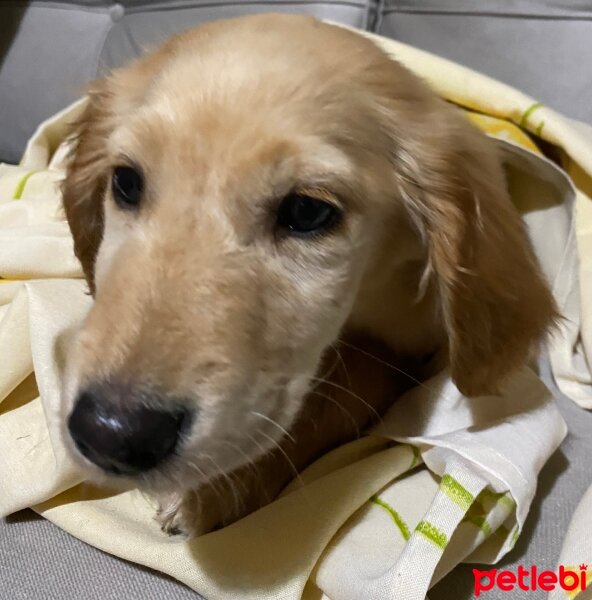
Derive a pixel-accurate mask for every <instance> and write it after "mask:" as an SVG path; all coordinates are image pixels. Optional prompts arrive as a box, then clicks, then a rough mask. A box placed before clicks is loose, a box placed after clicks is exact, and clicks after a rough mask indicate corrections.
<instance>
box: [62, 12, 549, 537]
mask: <svg viewBox="0 0 592 600" xmlns="http://www.w3.org/2000/svg"><path fill="white" fill-rule="evenodd" d="M63 194H64V206H65V211H66V215H67V219H68V222H69V224H70V227H71V230H72V234H73V236H74V245H75V252H76V255H77V256H78V258H79V259H80V261H81V263H82V266H83V269H84V273H85V276H86V279H87V281H88V285H89V288H90V291H91V293H92V295H93V296H94V304H93V306H92V309H91V310H90V312H89V314H88V316H87V317H86V319H85V321H84V322H83V323H82V325H81V327H80V329H79V331H77V333H76V335H75V336H74V338H75V339H74V341H73V342H72V344H71V347H70V349H69V353H68V359H67V374H66V376H65V378H64V379H65V383H64V392H63V407H62V410H63V422H64V438H65V440H66V443H67V444H68V445H69V447H70V448H71V451H72V453H73V454H74V456H75V457H76V458H77V459H78V461H79V462H80V465H81V466H82V467H83V468H84V469H85V470H86V472H87V474H88V476H89V477H91V478H94V479H95V480H101V481H102V480H107V481H110V482H123V483H124V484H125V485H134V486H137V487H139V488H141V489H143V490H147V491H150V492H152V493H153V494H155V495H156V496H157V498H159V500H160V504H161V509H160V511H159V518H160V521H161V523H162V525H163V528H164V529H165V530H166V531H168V532H170V533H174V532H184V533H187V534H193V535H198V534H201V533H203V532H206V531H209V530H211V529H212V528H215V527H217V526H220V525H224V524H227V523H230V522H232V521H234V520H236V519H237V518H240V517H241V516H243V515H244V514H246V513H248V512H249V511H252V510H255V509H256V508H258V507H260V506H262V505H263V504H265V503H266V502H269V501H270V500H272V499H273V497H274V496H275V495H276V494H277V493H278V492H279V491H280V489H281V487H282V486H283V485H285V483H286V482H287V481H288V480H289V479H290V478H291V477H293V476H294V471H293V470H292V469H294V470H295V471H298V470H299V469H301V468H303V467H304V466H306V465H307V464H308V463H310V462H311V460H313V459H314V458H315V457H317V456H318V455H319V454H320V453H322V452H325V451H326V450H328V449H329V448H332V447H334V446H335V445H337V444H339V443H342V442H345V441H347V440H351V439H352V438H355V437H356V435H359V432H360V431H361V430H363V429H364V428H365V427H367V426H368V424H369V423H371V422H372V420H373V418H374V417H376V415H377V414H381V413H382V412H384V410H386V408H387V407H388V405H389V403H390V402H392V399H393V397H394V394H395V393H396V391H400V390H401V389H404V387H405V385H408V383H409V382H411V383H413V381H414V380H415V379H417V378H418V377H424V376H426V375H427V374H429V373H427V372H426V371H428V370H429V369H430V368H431V369H435V368H440V367H446V368H449V370H450V374H451V377H452V379H453V380H454V382H455V383H456V385H457V386H458V388H459V389H460V390H461V391H462V392H463V393H465V394H466V395H468V396H476V395H480V394H485V393H495V392H496V390H498V388H499V386H500V384H502V383H503V381H504V379H505V378H506V377H508V376H509V375H510V374H511V373H512V371H513V370H514V369H515V368H517V367H519V366H521V365H523V364H524V363H525V361H527V360H528V358H529V356H530V353H531V351H532V350H533V349H536V348H537V347H538V346H539V345H540V343H541V341H542V340H543V339H544V336H545V334H546V332H547V330H548V328H549V327H550V326H551V325H552V323H553V320H554V319H555V315H556V312H555V305H554V302H553V299H552V296H551V294H550V292H549V290H548V288H547V285H546V283H545V281H544V278H543V276H542V274H541V271H540V269H539V267H538V265H537V262H536V259H535V256H534V254H533V250H532V248H531V246H530V244H529V241H528V238H527V234H526V231H525V228H524V226H523V224H522V221H521V219H520V217H519V215H518V213H517V211H516V210H515V209H514V207H513V205H512V203H511V200H510V198H509V195H508V192H507V189H506V182H505V178H504V172H503V169H502V167H501V164H500V160H499V159H498V157H497V155H496V149H495V146H494V144H493V143H492V142H491V141H490V140H488V139H487V138H486V137H485V136H484V135H482V134H481V133H480V132H479V131H477V130H476V129H475V128H473V126H472V125H470V124H469V122H468V121H467V120H466V118H465V117H464V116H463V115H462V114H461V113H460V111H459V110H458V109H456V108H454V107H452V106H450V105H448V104H446V103H445V102H444V101H443V100H442V99H440V98H439V97H437V96H436V95H435V94H434V93H433V92H432V91H430V90H429V89H428V87H427V86H426V85H425V84H424V83H423V82H422V81H420V80H419V79H418V78H416V77H415V76H414V75H412V74H411V73H410V72H408V71H407V70H406V69H405V68H403V67H402V66H401V65H399V64H398V63H396V62H395V61H393V60H392V59H391V58H389V57H387V56H386V55H385V54H384V53H383V52H382V51H381V50H380V49H379V48H378V47H376V46H375V44H373V43H372V42H371V41H369V40H368V39H366V38H364V37H362V36H360V35H358V34H356V33H354V32H351V31H349V30H346V29H343V28H340V27H338V26H333V25H329V24H325V23H322V22H319V21H317V20H315V19H313V18H310V17H303V16H280V15H261V16H252V17H246V18H240V19H234V20H227V21H219V22H214V23H209V24H207V25H203V26H201V27H198V28H197V29H194V30H190V31H187V32H185V33H183V34H181V35H178V36H177V37H174V38H173V39H171V40H170V41H168V42H167V43H165V44H164V46H162V47H161V48H160V49H159V50H157V51H156V52H154V53H152V54H148V55H147V56H145V57H143V58H141V59H140V60H138V61H136V62H134V63H132V64H131V65H130V66H128V67H126V68H123V69H121V70H117V71H115V72H113V73H112V74H111V75H110V76H109V77H107V78H105V79H104V80H101V81H98V82H96V83H95V84H93V85H92V88H91V90H90V95H89V101H88V105H87V108H86V110H85V113H84V116H83V118H82V119H81V120H80V122H79V123H78V125H77V127H76V135H75V138H74V139H73V149H72V154H71V158H70V161H69V165H68V168H67V175H66V178H65V181H64V184H63ZM340 340H343V341H340ZM414 359H415V360H414ZM390 365H394V366H393V368H391V367H390ZM401 371H403V372H405V373H408V374H409V378H408V381H407V383H405V379H406V378H405V377H403V376H401V375H399V376H398V377H397V376H396V374H397V373H400V372H401Z"/></svg>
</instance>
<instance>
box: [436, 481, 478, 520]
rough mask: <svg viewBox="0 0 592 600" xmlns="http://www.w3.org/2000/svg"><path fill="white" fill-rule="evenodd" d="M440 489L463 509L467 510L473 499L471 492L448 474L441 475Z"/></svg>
mask: <svg viewBox="0 0 592 600" xmlns="http://www.w3.org/2000/svg"><path fill="white" fill-rule="evenodd" d="M440 489H441V490H442V491H443V492H444V493H445V494H446V495H447V496H448V497H449V498H450V499H451V500H452V501H453V502H454V503H455V504H458V506H460V508H462V510H464V511H467V510H468V509H469V507H470V506H471V504H473V502H474V501H475V497H474V496H473V494H471V492H469V491H468V490H467V489H466V488H465V487H464V486H463V485H461V484H460V483H459V482H458V481H457V480H456V479H454V477H452V476H450V475H444V476H443V477H442V481H441V482H440Z"/></svg>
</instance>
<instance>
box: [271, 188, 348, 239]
mask: <svg viewBox="0 0 592 600" xmlns="http://www.w3.org/2000/svg"><path fill="white" fill-rule="evenodd" d="M339 216H340V213H339V210H338V209H337V207H336V206H334V205H333V204H330V203H329V202H325V201H324V200H320V199H318V198H313V197H311V196H305V195H303V194H290V195H288V196H286V197H285V198H284V199H283V200H282V203H281V204H280V208H279V211H278V215H277V224H278V226H279V227H281V228H283V229H287V230H288V231H289V232H291V233H295V234H307V233H319V232H323V231H326V230H327V229H329V228H330V227H331V226H332V225H334V224H335V223H336V222H337V220H338V219H339Z"/></svg>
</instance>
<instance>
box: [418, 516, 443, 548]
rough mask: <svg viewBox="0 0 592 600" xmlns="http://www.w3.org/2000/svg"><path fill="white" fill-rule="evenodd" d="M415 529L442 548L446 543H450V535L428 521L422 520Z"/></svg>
mask: <svg viewBox="0 0 592 600" xmlns="http://www.w3.org/2000/svg"><path fill="white" fill-rule="evenodd" d="M415 531H417V532H418V533H421V534H422V535H423V536H424V537H425V538H426V539H428V540H429V541H430V542H432V543H433V544H435V545H436V546H438V548H440V549H441V550H444V548H446V544H448V537H447V536H446V534H445V533H444V532H443V531H441V530H440V529H438V528H437V527H436V526H435V525H432V524H431V523H429V522H428V521H420V522H419V523H418V524H417V527H416V528H415Z"/></svg>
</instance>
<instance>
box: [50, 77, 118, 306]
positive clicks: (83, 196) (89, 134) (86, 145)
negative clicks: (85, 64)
mask: <svg viewBox="0 0 592 600" xmlns="http://www.w3.org/2000/svg"><path fill="white" fill-rule="evenodd" d="M108 105H109V95H108V92H107V87H106V83H104V82H102V81H99V82H96V83H95V84H93V85H92V87H91V90H90V92H89V97H88V104H87V106H86V108H85V110H84V112H83V114H82V116H81V117H80V119H79V120H78V122H77V123H75V125H74V136H73V140H72V143H73V145H72V149H71V151H70V155H69V157H68V161H67V166H66V176H65V179H64V181H63V182H62V194H63V204H64V210H65V212H66V218H67V220H68V224H69V226H70V230H71V231H72V236H73V237H74V253H75V254H76V257H77V258H78V260H80V262H81V263H82V269H83V271H84V275H85V277H86V280H87V282H88V285H89V288H90V291H91V293H93V294H94V263H95V258H96V255H97V251H98V249H99V244H100V242H101V238H102V236H103V197H104V194H105V189H106V185H107V179H108V164H107V152H106V143H107V137H108V134H109V131H110V127H111V123H110V121H111V119H110V114H109V109H108Z"/></svg>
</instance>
